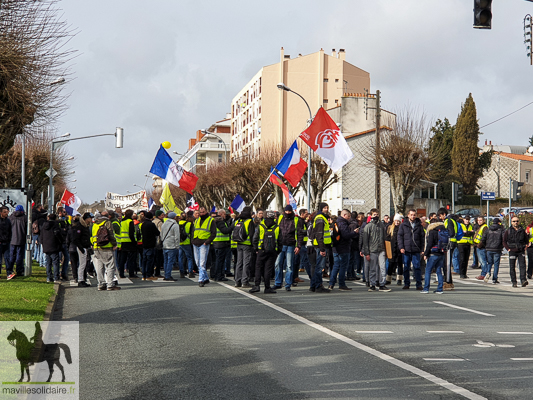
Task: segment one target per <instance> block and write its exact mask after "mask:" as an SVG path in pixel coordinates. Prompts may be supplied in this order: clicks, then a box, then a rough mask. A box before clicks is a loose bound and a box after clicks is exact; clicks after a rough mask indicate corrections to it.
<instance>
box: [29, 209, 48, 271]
mask: <svg viewBox="0 0 533 400" xmlns="http://www.w3.org/2000/svg"><path fill="white" fill-rule="evenodd" d="M46 214H47V212H46V211H44V210H43V206H42V204H37V205H35V206H34V207H33V209H32V212H31V224H32V239H31V245H32V255H33V259H34V260H35V261H37V262H39V263H40V265H41V266H43V265H44V264H45V263H44V254H43V249H42V245H41V242H40V241H39V233H40V228H41V226H42V225H43V224H44V222H45V221H46ZM35 221H37V223H36V224H34V222H35ZM34 227H35V229H34Z"/></svg>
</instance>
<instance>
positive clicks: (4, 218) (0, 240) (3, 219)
mask: <svg viewBox="0 0 533 400" xmlns="http://www.w3.org/2000/svg"><path fill="white" fill-rule="evenodd" d="M8 215H9V209H8V208H7V207H5V206H2V207H0V271H1V270H2V258H3V259H4V263H5V265H6V276H7V277H9V276H11V275H13V265H12V264H11V257H10V253H11V236H12V235H13V228H12V226H11V221H10V220H9V218H8Z"/></svg>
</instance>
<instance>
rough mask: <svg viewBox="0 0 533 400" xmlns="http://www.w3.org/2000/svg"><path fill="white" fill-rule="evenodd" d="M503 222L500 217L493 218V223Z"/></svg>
mask: <svg viewBox="0 0 533 400" xmlns="http://www.w3.org/2000/svg"><path fill="white" fill-rule="evenodd" d="M501 222H502V220H501V219H499V218H494V219H493V220H492V223H493V224H500V223H501Z"/></svg>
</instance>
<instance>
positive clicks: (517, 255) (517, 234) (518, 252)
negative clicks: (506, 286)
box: [503, 216, 531, 287]
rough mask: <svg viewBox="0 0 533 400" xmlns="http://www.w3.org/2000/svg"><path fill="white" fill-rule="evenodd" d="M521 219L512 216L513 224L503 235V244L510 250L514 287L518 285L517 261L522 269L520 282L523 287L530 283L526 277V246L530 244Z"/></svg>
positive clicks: (510, 266) (510, 265)
mask: <svg viewBox="0 0 533 400" xmlns="http://www.w3.org/2000/svg"><path fill="white" fill-rule="evenodd" d="M519 223H520V220H519V219H518V217H517V216H514V217H512V218H511V226H510V227H509V228H507V230H506V231H505V233H504V235H503V246H504V247H505V248H506V249H507V251H508V252H509V268H510V271H509V273H510V275H511V282H512V284H513V287H517V286H518V285H517V279H516V261H517V260H518V266H519V269H520V283H521V285H522V287H526V286H527V285H528V281H527V277H526V258H525V254H524V253H525V250H526V247H528V246H530V244H531V243H530V242H529V240H528V237H527V234H526V231H525V230H524V228H522V227H521V226H520V225H519Z"/></svg>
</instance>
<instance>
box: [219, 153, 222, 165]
mask: <svg viewBox="0 0 533 400" xmlns="http://www.w3.org/2000/svg"><path fill="white" fill-rule="evenodd" d="M218 162H219V163H221V162H222V153H218Z"/></svg>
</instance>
